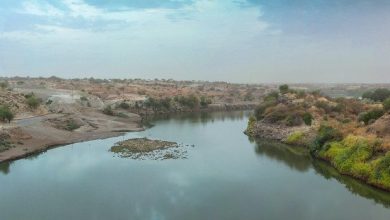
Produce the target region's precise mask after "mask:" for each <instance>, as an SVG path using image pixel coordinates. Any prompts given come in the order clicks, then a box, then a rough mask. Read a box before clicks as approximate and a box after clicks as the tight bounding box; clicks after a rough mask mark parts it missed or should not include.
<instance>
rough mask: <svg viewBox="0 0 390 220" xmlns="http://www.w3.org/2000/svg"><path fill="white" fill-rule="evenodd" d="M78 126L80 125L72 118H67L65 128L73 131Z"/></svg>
mask: <svg viewBox="0 0 390 220" xmlns="http://www.w3.org/2000/svg"><path fill="white" fill-rule="evenodd" d="M78 128H80V125H79V124H77V123H76V122H75V121H74V120H69V121H67V122H66V126H65V130H68V131H74V130H76V129H78Z"/></svg>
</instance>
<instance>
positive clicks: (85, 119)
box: [0, 109, 143, 162]
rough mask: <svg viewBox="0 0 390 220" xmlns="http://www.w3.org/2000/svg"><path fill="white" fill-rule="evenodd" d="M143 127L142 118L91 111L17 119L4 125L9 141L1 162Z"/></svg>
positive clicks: (0, 158) (5, 134) (138, 129)
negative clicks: (122, 116) (114, 115)
mask: <svg viewBox="0 0 390 220" xmlns="http://www.w3.org/2000/svg"><path fill="white" fill-rule="evenodd" d="M140 130H143V127H142V126H141V117H139V116H138V115H136V114H129V115H128V117H126V118H121V117H113V116H108V115H104V114H102V113H100V112H99V111H95V110H91V109H89V110H88V111H81V112H80V113H79V114H77V115H76V114H47V115H44V116H37V117H32V118H25V119H20V120H16V121H15V122H14V123H13V124H10V125H6V126H4V127H3V129H2V131H1V133H2V134H3V135H2V137H3V139H7V140H6V141H7V142H8V143H10V144H9V146H8V148H7V149H3V151H2V152H0V162H4V161H9V160H15V159H19V158H23V157H25V156H28V155H31V154H34V153H37V152H42V151H45V150H47V149H49V148H52V147H55V146H59V145H66V144H71V143H76V142H82V141H88V140H95V139H103V138H109V137H114V136H118V135H121V134H124V133H125V132H129V131H140Z"/></svg>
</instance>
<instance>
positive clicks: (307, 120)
mask: <svg viewBox="0 0 390 220" xmlns="http://www.w3.org/2000/svg"><path fill="white" fill-rule="evenodd" d="M302 119H303V122H305V125H309V126H310V125H311V123H312V121H313V115H311V114H310V113H309V112H305V113H304V114H303V115H302Z"/></svg>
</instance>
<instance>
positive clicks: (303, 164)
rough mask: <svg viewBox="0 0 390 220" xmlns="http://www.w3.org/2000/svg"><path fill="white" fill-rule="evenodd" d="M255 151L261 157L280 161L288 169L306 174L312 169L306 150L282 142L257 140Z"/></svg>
mask: <svg viewBox="0 0 390 220" xmlns="http://www.w3.org/2000/svg"><path fill="white" fill-rule="evenodd" d="M252 141H255V142H256V148H255V151H256V153H257V154H259V155H265V156H267V157H268V158H271V159H274V160H276V161H279V162H281V163H283V164H285V165H287V166H288V167H290V168H292V169H295V170H298V171H301V172H304V171H307V170H309V168H310V167H311V161H310V157H308V153H307V151H306V149H304V148H301V147H291V146H288V145H285V144H282V143H280V142H276V141H270V140H264V139H256V140H253V139H252Z"/></svg>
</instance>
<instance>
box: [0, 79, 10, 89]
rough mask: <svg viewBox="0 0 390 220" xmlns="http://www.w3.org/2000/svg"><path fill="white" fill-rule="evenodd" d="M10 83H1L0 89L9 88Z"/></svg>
mask: <svg viewBox="0 0 390 220" xmlns="http://www.w3.org/2000/svg"><path fill="white" fill-rule="evenodd" d="M8 86H9V85H8V82H7V81H3V82H0V88H1V89H6V88H7V87H8Z"/></svg>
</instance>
